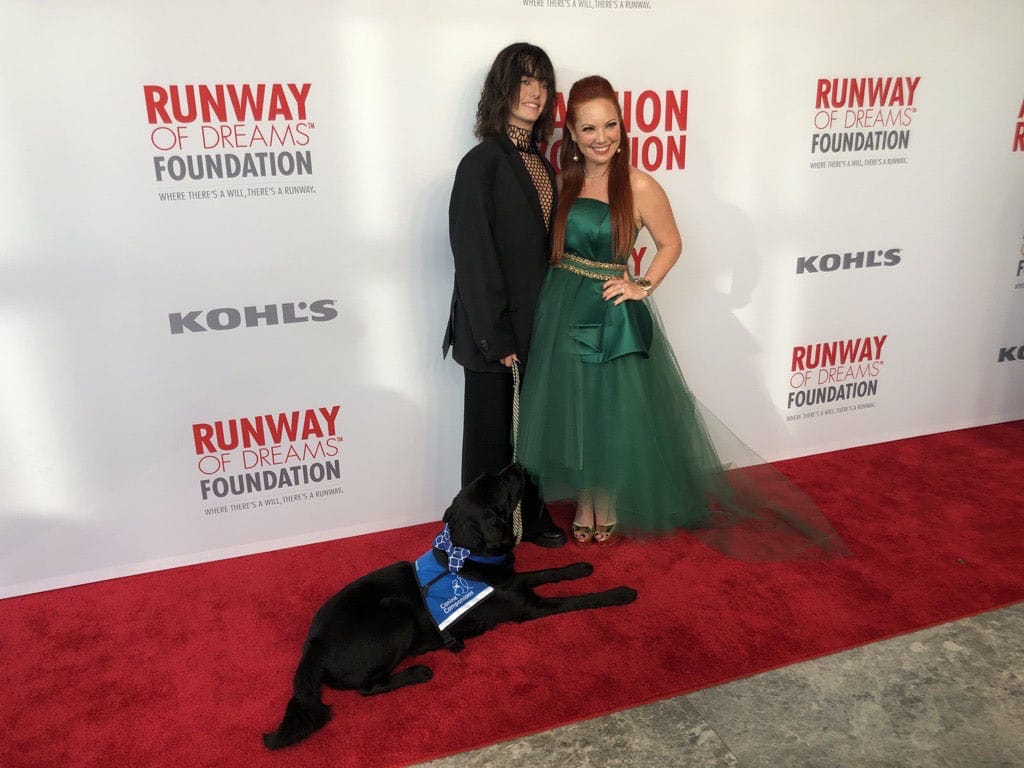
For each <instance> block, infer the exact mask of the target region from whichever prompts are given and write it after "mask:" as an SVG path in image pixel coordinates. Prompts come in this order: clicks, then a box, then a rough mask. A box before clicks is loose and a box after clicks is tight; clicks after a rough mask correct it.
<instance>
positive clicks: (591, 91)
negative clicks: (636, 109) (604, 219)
mask: <svg viewBox="0 0 1024 768" xmlns="http://www.w3.org/2000/svg"><path fill="white" fill-rule="evenodd" d="M594 99H607V100H608V101H610V102H611V103H612V104H614V105H615V112H616V114H617V115H618V118H619V131H620V133H619V151H618V152H616V153H615V155H614V156H613V157H612V160H611V165H610V168H609V169H608V209H609V212H610V214H611V219H612V245H613V246H614V253H615V255H616V256H622V257H625V256H628V254H629V249H630V247H631V246H632V245H633V240H634V239H635V238H636V226H635V221H634V219H633V188H632V187H631V186H630V185H629V136H628V135H627V134H626V126H625V124H624V123H623V121H622V107H620V106H619V99H618V97H617V96H616V95H615V90H614V89H613V88H612V84H611V83H609V82H608V81H607V80H605V79H604V78H603V77H601V76H600V75H591V76H590V77H584V78H583V79H582V80H577V81H576V82H575V83H573V84H572V88H570V89H569V99H568V101H567V102H566V105H565V126H566V129H565V133H564V134H563V136H562V147H561V149H560V150H559V154H558V164H559V165H560V166H561V168H562V189H561V192H559V195H558V210H557V211H555V220H554V223H553V224H552V226H551V263H552V264H557V263H558V262H559V261H561V260H562V253H563V250H564V248H565V223H566V221H567V220H568V218H569V209H570V208H572V204H573V203H574V202H576V198H578V197H579V196H580V191H581V190H582V189H583V178H584V177H583V163H582V162H581V161H580V160H573V159H572V156H573V154H574V152H575V142H573V141H572V139H571V138H570V136H569V126H570V125H572V126H573V127H574V128H575V125H576V113H577V111H578V110H579V108H580V106H581V105H583V104H584V103H586V102H588V101H593V100H594Z"/></svg>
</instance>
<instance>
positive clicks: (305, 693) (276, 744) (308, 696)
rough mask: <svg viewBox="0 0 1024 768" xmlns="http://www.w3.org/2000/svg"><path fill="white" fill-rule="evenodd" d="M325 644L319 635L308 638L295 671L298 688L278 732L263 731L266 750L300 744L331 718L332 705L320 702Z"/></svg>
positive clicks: (289, 702)
mask: <svg viewBox="0 0 1024 768" xmlns="http://www.w3.org/2000/svg"><path fill="white" fill-rule="evenodd" d="M323 654H324V649H323V644H322V643H321V641H320V639H319V638H311V639H309V640H307V641H306V646H305V648H303V649H302V658H301V659H300V660H299V668H298V669H296V670H295V690H294V693H293V694H292V697H291V699H290V700H289V701H288V706H287V708H286V709H285V711H284V719H283V720H282V721H281V724H280V725H279V726H278V727H277V730H276V731H273V732H271V733H264V734H263V744H264V745H265V746H266V747H267V749H281V748H282V747H287V746H289V745H291V744H297V743H299V742H300V741H302V740H303V739H304V738H306V737H307V736H309V735H310V734H311V733H314V732H316V731H318V730H320V729H321V728H323V727H324V725H326V724H327V721H328V720H330V719H331V708H330V707H328V706H327V705H326V704H324V703H323V702H322V701H320V686H321V683H322V681H323V676H324V663H323Z"/></svg>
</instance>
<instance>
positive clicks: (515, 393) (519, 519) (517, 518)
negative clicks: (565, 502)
mask: <svg viewBox="0 0 1024 768" xmlns="http://www.w3.org/2000/svg"><path fill="white" fill-rule="evenodd" d="M518 442H519V361H518V360H514V361H513V362H512V461H519V453H518V448H517V443H518ZM512 532H513V533H514V534H515V535H516V544H518V543H519V542H520V541H522V539H523V500H522V498H520V499H519V502H518V503H517V504H516V509H515V511H514V512H513V513H512Z"/></svg>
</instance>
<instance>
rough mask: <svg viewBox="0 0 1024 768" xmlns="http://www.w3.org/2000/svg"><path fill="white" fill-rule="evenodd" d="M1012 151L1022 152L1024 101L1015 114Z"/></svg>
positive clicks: (1023, 146) (1023, 142)
mask: <svg viewBox="0 0 1024 768" xmlns="http://www.w3.org/2000/svg"><path fill="white" fill-rule="evenodd" d="M1013 151H1014V152H1024V101H1022V102H1021V103H1020V110H1018V112H1017V132H1016V133H1014V134H1013Z"/></svg>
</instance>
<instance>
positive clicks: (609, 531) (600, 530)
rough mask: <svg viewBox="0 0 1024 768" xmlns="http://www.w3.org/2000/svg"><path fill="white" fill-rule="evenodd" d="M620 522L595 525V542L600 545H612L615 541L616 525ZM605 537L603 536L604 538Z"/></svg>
mask: <svg viewBox="0 0 1024 768" xmlns="http://www.w3.org/2000/svg"><path fill="white" fill-rule="evenodd" d="M617 525H618V523H607V524H606V525H600V524H598V525H595V526H594V543H595V544H597V546H599V547H610V546H611V545H612V544H613V543H615V527H616V526H617ZM602 537H603V538H602Z"/></svg>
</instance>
